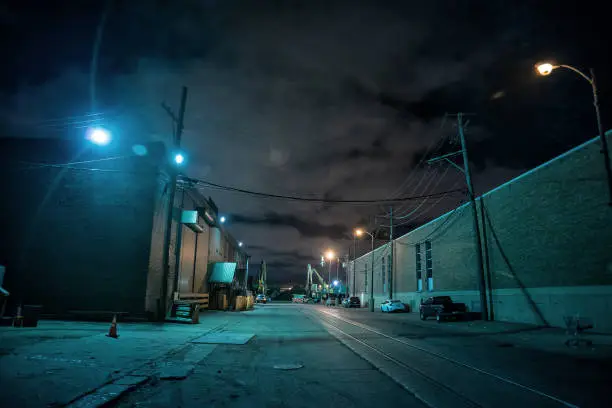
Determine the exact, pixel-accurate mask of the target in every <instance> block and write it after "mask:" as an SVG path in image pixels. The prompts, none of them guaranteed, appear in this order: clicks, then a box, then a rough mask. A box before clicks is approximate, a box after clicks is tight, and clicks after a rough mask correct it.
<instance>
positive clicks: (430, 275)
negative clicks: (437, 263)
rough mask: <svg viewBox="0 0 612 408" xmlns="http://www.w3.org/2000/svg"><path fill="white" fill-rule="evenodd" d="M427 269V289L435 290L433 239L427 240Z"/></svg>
mask: <svg viewBox="0 0 612 408" xmlns="http://www.w3.org/2000/svg"><path fill="white" fill-rule="evenodd" d="M425 271H426V273H427V290H429V291H432V290H434V282H433V262H432V259H431V241H425Z"/></svg>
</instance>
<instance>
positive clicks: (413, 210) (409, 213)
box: [394, 168, 449, 220]
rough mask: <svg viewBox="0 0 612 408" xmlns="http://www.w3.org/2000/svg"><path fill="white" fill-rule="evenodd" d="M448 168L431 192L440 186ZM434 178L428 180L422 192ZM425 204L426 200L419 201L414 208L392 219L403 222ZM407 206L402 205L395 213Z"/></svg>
mask: <svg viewBox="0 0 612 408" xmlns="http://www.w3.org/2000/svg"><path fill="white" fill-rule="evenodd" d="M448 170H449V168H446V170H445V171H444V173H442V176H440V177H439V178H438V181H437V182H436V184H435V185H434V186H433V188H432V190H435V189H436V188H438V186H439V185H440V183H441V182H442V180H443V179H444V177H445V176H446V174H447V173H448ZM433 180H434V177H431V179H430V180H429V182H428V183H427V185H426V186H425V188H424V189H423V192H425V191H427V189H428V188H429V186H430V185H431V183H432V182H433ZM426 202H427V198H426V199H424V200H423V201H421V203H420V204H419V205H418V206H416V208H414V209H412V210H410V211H409V212H407V213H404V214H402V215H399V216H398V215H396V216H395V217H394V218H395V219H396V220H403V219H405V218H408V217H409V216H411V215H412V214H414V213H415V212H417V211H418V210H419V208H421V207H422V206H423V205H424V204H425V203H426ZM407 206H408V204H406V205H402V206H400V208H399V209H398V210H397V212H398V213H399V212H400V211H402V209H403V208H405V207H407Z"/></svg>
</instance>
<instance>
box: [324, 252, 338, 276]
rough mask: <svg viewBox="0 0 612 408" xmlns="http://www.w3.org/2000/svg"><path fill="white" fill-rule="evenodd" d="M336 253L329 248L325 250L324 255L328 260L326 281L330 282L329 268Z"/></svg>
mask: <svg viewBox="0 0 612 408" xmlns="http://www.w3.org/2000/svg"><path fill="white" fill-rule="evenodd" d="M335 256H336V254H334V251H332V250H331V249H329V250H327V252H326V253H325V257H326V258H327V260H328V261H329V269H328V272H327V282H328V283H329V282H331V268H332V261H333V260H334V258H335Z"/></svg>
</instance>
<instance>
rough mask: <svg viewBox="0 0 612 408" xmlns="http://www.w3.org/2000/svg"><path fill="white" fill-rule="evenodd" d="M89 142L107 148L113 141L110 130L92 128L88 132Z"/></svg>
mask: <svg viewBox="0 0 612 408" xmlns="http://www.w3.org/2000/svg"><path fill="white" fill-rule="evenodd" d="M86 138H87V140H89V141H90V142H91V143H93V144H96V145H98V146H106V145H107V144H109V143H110V142H111V140H112V137H111V134H110V132H109V131H108V130H106V129H103V128H92V129H89V130H88V131H87V136H86Z"/></svg>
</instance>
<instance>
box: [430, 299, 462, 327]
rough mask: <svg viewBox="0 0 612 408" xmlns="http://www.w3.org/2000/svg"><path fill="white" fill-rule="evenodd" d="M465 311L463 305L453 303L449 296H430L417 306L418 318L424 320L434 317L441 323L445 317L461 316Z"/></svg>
mask: <svg viewBox="0 0 612 408" xmlns="http://www.w3.org/2000/svg"><path fill="white" fill-rule="evenodd" d="M466 311H467V308H466V306H465V303H455V302H453V300H452V299H451V297H450V296H432V297H429V298H427V299H421V304H420V305H419V317H420V318H421V320H426V319H427V318H428V317H435V318H436V320H438V321H441V320H442V319H444V318H445V317H448V316H452V315H461V314H463V313H465V312H466Z"/></svg>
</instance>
